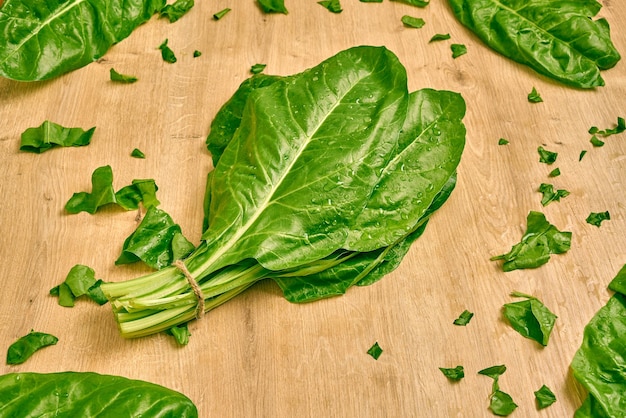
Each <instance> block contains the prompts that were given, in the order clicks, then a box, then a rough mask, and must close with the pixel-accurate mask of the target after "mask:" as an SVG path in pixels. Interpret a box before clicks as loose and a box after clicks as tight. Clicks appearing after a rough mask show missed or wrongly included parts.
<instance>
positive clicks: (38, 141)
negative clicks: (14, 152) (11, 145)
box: [20, 120, 96, 154]
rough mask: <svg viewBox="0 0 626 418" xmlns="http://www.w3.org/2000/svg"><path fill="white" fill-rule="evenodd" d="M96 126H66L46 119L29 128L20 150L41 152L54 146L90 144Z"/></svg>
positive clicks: (22, 139) (22, 137)
mask: <svg viewBox="0 0 626 418" xmlns="http://www.w3.org/2000/svg"><path fill="white" fill-rule="evenodd" d="M95 129H96V128H95V127H93V128H91V129H89V130H87V131H85V130H83V129H82V128H65V127H63V126H61V125H59V124H57V123H54V122H50V121H48V120H47V121H44V122H43V123H42V124H41V125H40V126H39V127H36V128H28V129H26V130H25V131H24V132H23V133H22V135H21V140H20V151H26V152H32V153H35V154H41V153H42V152H45V151H48V150H49V149H51V148H53V147H82V146H85V145H89V143H90V142H91V137H92V136H93V133H94V131H95Z"/></svg>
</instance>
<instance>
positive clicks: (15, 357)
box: [0, 331, 59, 416]
mask: <svg viewBox="0 0 626 418" xmlns="http://www.w3.org/2000/svg"><path fill="white" fill-rule="evenodd" d="M57 341H59V339H58V338H57V337H55V336H54V335H51V334H46V333H44V332H36V331H31V332H29V333H28V334H26V335H25V336H23V337H20V338H19V339H18V340H17V341H15V342H14V343H13V344H11V345H10V346H9V349H8V350H7V364H22V363H24V362H25V361H26V360H28V359H29V358H30V357H31V356H32V355H33V354H35V352H36V351H38V350H40V349H42V348H44V347H47V346H49V345H54V344H56V343H57ZM1 378H2V376H0V379H1ZM1 388H2V386H0V393H2V391H1ZM10 400H11V401H13V399H10ZM6 401H8V399H5V400H4V401H2V396H1V395H0V405H6V404H7V402H6ZM11 403H12V402H11ZM3 409H4V408H3ZM20 413H23V411H20ZM3 414H6V411H5V412H3ZM20 416H23V415H20Z"/></svg>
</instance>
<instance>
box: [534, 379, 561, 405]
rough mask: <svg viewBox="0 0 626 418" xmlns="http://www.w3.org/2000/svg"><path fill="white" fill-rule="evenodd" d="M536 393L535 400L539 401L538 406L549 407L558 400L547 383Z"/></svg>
mask: <svg viewBox="0 0 626 418" xmlns="http://www.w3.org/2000/svg"><path fill="white" fill-rule="evenodd" d="M534 393H535V400H536V401H537V408H539V409H543V408H547V407H549V406H550V405H552V404H553V403H555V402H556V396H555V395H554V393H553V392H552V391H551V390H550V388H549V387H547V386H546V385H542V386H541V388H540V389H539V390H537V391H535V392H534Z"/></svg>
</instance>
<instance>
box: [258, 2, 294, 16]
mask: <svg viewBox="0 0 626 418" xmlns="http://www.w3.org/2000/svg"><path fill="white" fill-rule="evenodd" d="M257 2H258V3H259V7H261V10H262V11H263V12H264V13H283V14H287V13H288V12H287V9H286V8H285V1H284V0H257Z"/></svg>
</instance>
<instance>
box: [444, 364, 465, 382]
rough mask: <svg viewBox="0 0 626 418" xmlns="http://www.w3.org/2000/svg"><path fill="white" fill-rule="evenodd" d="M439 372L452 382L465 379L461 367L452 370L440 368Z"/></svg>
mask: <svg viewBox="0 0 626 418" xmlns="http://www.w3.org/2000/svg"><path fill="white" fill-rule="evenodd" d="M439 370H441V373H443V375H444V376H445V377H447V378H448V379H450V380H453V381H459V380H461V379H463V378H464V377H465V370H464V369H463V366H456V367H452V368H445V367H440V368H439Z"/></svg>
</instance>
